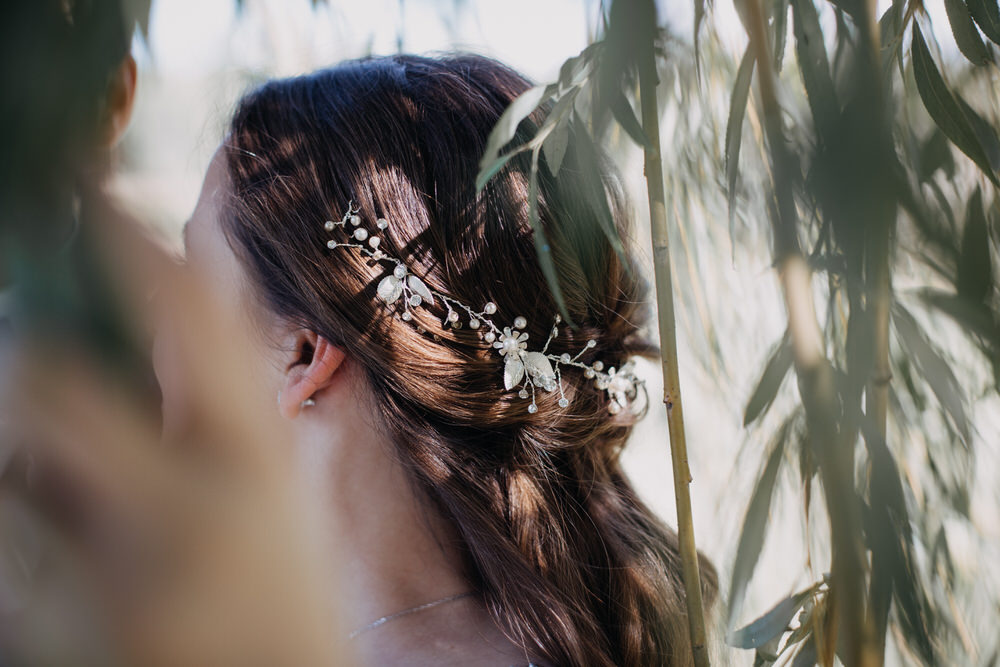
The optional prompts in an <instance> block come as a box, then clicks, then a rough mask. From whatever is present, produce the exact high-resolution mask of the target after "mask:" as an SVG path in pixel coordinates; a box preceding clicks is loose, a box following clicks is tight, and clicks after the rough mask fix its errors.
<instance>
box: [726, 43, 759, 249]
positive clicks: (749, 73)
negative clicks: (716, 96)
mask: <svg viewBox="0 0 1000 667" xmlns="http://www.w3.org/2000/svg"><path fill="white" fill-rule="evenodd" d="M754 62H755V61H754V57H753V51H752V50H751V49H750V47H749V46H748V47H747V50H746V51H745V52H744V53H743V59H742V60H741V61H740V68H739V70H738V71H737V72H736V83H735V84H733V95H732V100H731V101H730V103H729V120H728V121H726V183H727V184H728V187H729V236H730V238H732V235H733V234H732V232H733V204H734V203H735V201H736V178H737V175H738V174H739V166H740V145H741V144H742V142H743V117H744V116H745V115H746V110H747V98H748V97H749V95H750V82H751V80H752V79H753V66H754Z"/></svg>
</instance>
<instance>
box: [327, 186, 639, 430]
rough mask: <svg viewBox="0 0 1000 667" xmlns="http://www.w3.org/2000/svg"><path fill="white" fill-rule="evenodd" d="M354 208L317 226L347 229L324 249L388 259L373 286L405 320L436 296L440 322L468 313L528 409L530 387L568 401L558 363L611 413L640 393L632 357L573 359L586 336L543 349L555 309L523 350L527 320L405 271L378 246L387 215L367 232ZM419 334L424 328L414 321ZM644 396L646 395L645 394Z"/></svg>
mask: <svg viewBox="0 0 1000 667" xmlns="http://www.w3.org/2000/svg"><path fill="white" fill-rule="evenodd" d="M359 211H360V208H359V207H355V206H354V202H353V200H352V201H351V202H349V203H348V206H347V212H346V213H344V216H343V218H342V219H340V220H327V221H326V222H324V223H323V228H324V229H325V230H326V231H328V232H333V231H334V230H335V229H337V228H338V227H339V228H341V229H342V230H343V231H345V232H346V233H347V234H348V237H349V238H350V239H351V240H350V241H347V242H341V241H337V240H335V239H330V240H329V241H327V244H326V246H327V248H329V249H330V250H333V249H334V248H340V247H348V248H359V249H360V250H361V252H362V253H364V254H365V255H368V256H369V257H371V258H372V259H374V260H376V262H390V263H392V264H394V267H393V270H392V273H390V274H389V275H387V276H385V277H383V278H382V279H381V281H380V282H379V284H378V287H377V288H376V290H375V291H376V294H377V296H378V298H379V299H381V300H382V301H383V302H385V304H386V305H389V306H391V305H392V304H397V307H398V305H399V304H401V305H402V308H403V312H402V313H398V311H397V313H396V316H397V317H399V318H401V319H402V320H404V321H406V322H411V323H414V318H413V313H412V311H411V308H417V307H419V306H421V305H424V304H426V305H428V306H433V305H434V304H435V303H436V302H437V301H440V302H441V303H443V304H444V306H445V307H446V308H447V310H448V313H447V315H446V316H445V319H444V321H443V322H442V324H441V326H442V327H451V328H452V329H461V328H462V326H463V323H462V321H461V315H460V311H464V312H465V313H466V314H467V315H468V318H467V319H468V321H467V322H466V323H465V325H464V326H467V327H468V328H469V329H471V330H473V331H476V332H477V333H478V334H479V336H480V337H481V338H482V339H483V340H484V341H485V342H486V343H487V344H489V345H490V346H491V349H495V350H497V351H498V352H499V354H500V356H501V358H502V359H503V383H504V388H505V389H507V390H511V389H514V388H515V387H517V386H518V385H521V386H520V388H519V389H518V392H517V394H518V396H519V397H520V398H522V399H526V398H528V397H529V396H530V397H531V403H530V404H529V405H528V412H530V413H535V412H537V411H538V404H537V403H536V402H535V389H536V388H540V389H544V390H545V391H547V392H552V391H556V390H557V389H558V391H559V401H558V403H559V407H562V408H565V407H566V406H568V405H569V399H568V398H566V395H565V393H564V392H563V385H562V371H561V368H560V367H561V366H573V367H577V368H581V369H583V375H584V377H586V378H588V379H592V380H593V381H594V386H596V387H597V388H598V389H600V390H603V391H606V392H607V394H608V398H609V402H608V411H609V412H610V413H611V414H617V413H619V412H621V410H622V409H624V408H625V407H626V406H628V405H629V404H631V403H633V402H634V401H635V399H636V398H637V395H638V390H639V389H640V388H641V389H642V390H643V393H644V394H645V391H646V387H645V383H646V381H645V380H642V379H639V378H638V377H636V375H635V361H634V360H631V359H630V360H628V361H627V362H625V363H624V364H622V365H621V367H620V368H617V369H616V368H615V367H614V366H612V367H610V368H609V369H608V370H607V371H605V370H604V363H603V362H602V361H594V362H593V363H591V364H584V363H582V362H580V361H578V359H579V358H580V357H581V356H583V354H585V353H586V352H587V350H590V349H591V348H594V347H596V346H597V341H595V340H594V339H590V340H588V341H587V344H586V345H585V346H584V348H583V349H582V350H580V351H579V352H578V353H577V354H576V355H575V356H571V355H570V354H569V353H568V352H564V353H562V354H553V353H550V352H547V350H548V349H549V344H550V343H551V342H552V340H553V339H554V338H555V337H556V336H558V335H559V324H560V323H561V322H562V317H561V316H560V315H559V314H558V313H556V315H555V318H554V319H555V321H554V324H553V326H552V329H551V330H550V331H549V337H548V340H546V341H545V345H544V346H543V347H542V349H541V350H540V351H529V350H528V349H527V348H528V343H527V340H528V332H527V331H524V329H525V328H526V327H527V325H528V322H527V320H526V319H525V318H524V317H523V316H521V315H518V316H517V317H515V318H514V321H513V322H512V323H511V325H510V326H502V327H501V326H498V325H497V324H495V323H494V321H493V319H492V318H491V317H490V316H491V315H494V314H495V313H496V311H497V306H496V304H495V303H493V302H492V301H489V302H487V303H486V304H485V305H484V306H483V308H482V310H481V311H477V310H475V309H473V308H472V307H470V306H468V305H466V304H464V303H461V302H460V301H458V300H456V299H453V298H452V297H450V296H448V295H447V294H442V293H441V292H439V291H437V290H434V289H431V288H429V287H428V286H427V285H426V283H424V281H423V280H421V279H420V277H419V276H417V275H415V274H413V273H410V271H409V269H408V267H407V266H406V265H405V264H404V263H403V262H402V261H400V260H398V259H396V258H395V257H392V256H390V255H389V254H387V253H386V252H385V251H383V250H382V249H381V248H380V247H379V246H380V245H381V242H382V238H381V237H380V236H378V233H379V232H381V231H384V230H385V229H386V228H388V226H389V222H388V220H386V219H385V218H379V219H378V220H377V221H376V222H375V227H376V229H377V231H369V230H368V229H366V228H365V227H364V226H363V225H362V220H361V216H359V215H358V213H359ZM417 330H418V331H419V332H420V333H427V329H425V328H424V327H423V326H420V325H419V324H418V325H417ZM433 336H434V339H435V340H440V339H441V336H440V335H439V334H437V333H434V334H433ZM647 400H648V396H647Z"/></svg>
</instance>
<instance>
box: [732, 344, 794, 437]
mask: <svg viewBox="0 0 1000 667" xmlns="http://www.w3.org/2000/svg"><path fill="white" fill-rule="evenodd" d="M791 367H792V346H791V343H790V341H789V339H788V332H787V331H786V332H785V335H784V336H782V338H781V341H779V343H778V345H777V346H776V347H775V348H774V351H773V352H772V353H771V356H770V358H768V360H767V364H766V365H765V366H764V373H763V374H762V375H761V377H760V381H758V382H757V387H756V388H755V389H754V390H753V394H751V395H750V400H749V401H747V407H746V410H745V411H744V413H743V426H747V425H748V424H750V422H752V421H754V420H755V419H757V418H758V417H760V416H761V415H763V414H764V412H766V411H767V408H768V407H770V405H771V403H772V402H773V401H774V397H775V396H776V395H777V394H778V389H779V388H780V387H781V383H782V381H783V380H784V379H785V376H786V375H788V370H789V369H790V368H791Z"/></svg>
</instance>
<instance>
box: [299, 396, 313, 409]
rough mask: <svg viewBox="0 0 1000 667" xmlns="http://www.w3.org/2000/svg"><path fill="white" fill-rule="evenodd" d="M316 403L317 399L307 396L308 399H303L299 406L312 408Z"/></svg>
mask: <svg viewBox="0 0 1000 667" xmlns="http://www.w3.org/2000/svg"><path fill="white" fill-rule="evenodd" d="M314 405H316V401H315V400H313V399H311V398H307V399H306V400H304V401H302V404H301V405H300V406H299V407H301V408H311V407H312V406H314Z"/></svg>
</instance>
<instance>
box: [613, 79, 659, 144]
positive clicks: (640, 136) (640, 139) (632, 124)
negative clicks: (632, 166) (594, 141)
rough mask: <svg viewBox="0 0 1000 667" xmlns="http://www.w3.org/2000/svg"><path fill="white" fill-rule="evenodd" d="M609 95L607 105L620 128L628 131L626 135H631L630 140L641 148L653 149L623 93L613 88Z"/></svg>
mask: <svg viewBox="0 0 1000 667" xmlns="http://www.w3.org/2000/svg"><path fill="white" fill-rule="evenodd" d="M610 97H611V99H609V100H608V105H609V106H610V108H611V113H612V114H613V115H614V117H615V120H617V121H618V124H619V125H621V126H622V129H623V130H625V131H626V132H627V133H628V136H630V137H632V141H634V142H635V143H637V144H639V145H640V146H642V147H643V148H646V149H648V150H653V148H654V147H653V142H652V141H650V140H649V137H648V136H646V132H645V130H643V129H642V125H641V124H640V123H639V119H638V118H636V117H635V111H633V109H632V105H631V104H629V101H628V99H626V97H625V94H624V93H622V91H620V90H615V91H613V92H612V93H611V96H610Z"/></svg>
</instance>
